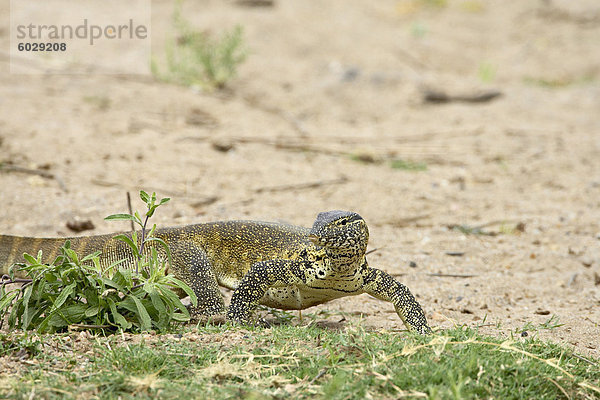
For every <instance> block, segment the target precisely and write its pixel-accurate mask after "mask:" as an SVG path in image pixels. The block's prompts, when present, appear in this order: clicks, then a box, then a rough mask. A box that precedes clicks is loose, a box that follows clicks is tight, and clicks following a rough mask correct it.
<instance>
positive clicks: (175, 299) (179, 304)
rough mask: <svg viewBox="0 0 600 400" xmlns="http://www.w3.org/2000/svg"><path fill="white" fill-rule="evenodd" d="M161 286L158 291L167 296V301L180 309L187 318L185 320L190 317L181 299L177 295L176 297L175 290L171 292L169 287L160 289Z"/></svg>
mask: <svg viewBox="0 0 600 400" xmlns="http://www.w3.org/2000/svg"><path fill="white" fill-rule="evenodd" d="M161 289H162V288H161V287H159V291H160V293H161V294H162V295H163V296H164V297H167V298H168V299H169V301H170V302H171V303H172V304H173V305H174V306H175V308H177V309H179V310H181V311H182V312H183V313H184V314H183V315H184V316H185V317H186V318H187V319H186V321H187V320H189V319H190V313H189V312H188V309H187V307H186V306H184V305H183V303H182V302H181V300H180V299H179V297H177V295H176V294H175V292H173V291H172V290H169V289H166V288H165V289H164V290H161ZM178 321H180V320H178Z"/></svg>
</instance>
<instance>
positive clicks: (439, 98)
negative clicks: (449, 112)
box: [423, 89, 502, 104]
mask: <svg viewBox="0 0 600 400" xmlns="http://www.w3.org/2000/svg"><path fill="white" fill-rule="evenodd" d="M501 95H502V93H501V92H499V91H497V90H489V91H486V92H481V93H473V94H461V95H450V94H448V93H446V92H443V91H439V90H433V89H425V90H424V91H423V100H424V101H425V102H426V103H437V104H441V103H450V102H456V101H462V102H465V103H485V102H488V101H491V100H493V99H495V98H496V97H499V96H501Z"/></svg>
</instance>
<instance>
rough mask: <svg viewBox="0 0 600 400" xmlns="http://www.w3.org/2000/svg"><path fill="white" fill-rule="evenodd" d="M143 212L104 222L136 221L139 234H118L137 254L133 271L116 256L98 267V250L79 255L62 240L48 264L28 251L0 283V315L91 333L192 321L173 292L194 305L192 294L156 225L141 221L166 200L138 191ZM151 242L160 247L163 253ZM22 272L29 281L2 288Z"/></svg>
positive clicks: (27, 325) (26, 324)
mask: <svg viewBox="0 0 600 400" xmlns="http://www.w3.org/2000/svg"><path fill="white" fill-rule="evenodd" d="M140 197H141V198H142V200H143V201H144V202H145V203H146V207H147V211H146V213H145V219H144V221H143V222H142V219H141V217H140V214H139V213H138V212H136V213H135V214H134V215H130V214H116V215H111V216H109V217H107V219H109V220H133V221H134V222H135V223H137V224H138V225H140V226H141V228H142V229H141V239H140V240H138V236H137V233H136V232H133V233H132V234H131V235H125V234H121V235H117V236H115V238H116V239H119V240H122V241H123V242H125V243H126V244H127V245H128V247H129V248H130V250H131V252H132V254H133V255H134V259H135V265H136V269H135V270H133V269H132V268H130V266H127V265H123V261H125V260H120V261H117V262H115V263H114V264H112V265H102V263H101V262H100V257H99V256H100V252H99V251H97V252H95V253H92V254H89V255H87V256H85V257H83V258H81V257H80V256H79V255H78V254H77V253H76V252H75V251H73V249H71V246H70V242H69V241H66V243H65V244H64V245H63V247H62V248H61V249H60V255H59V256H58V257H57V258H56V259H55V260H54V261H53V262H52V263H50V264H44V263H43V262H42V252H41V251H40V252H39V253H38V255H37V258H36V257H33V256H31V255H29V254H25V255H24V258H25V261H26V263H24V264H16V265H13V266H11V267H10V269H9V277H10V280H9V281H3V282H2V284H1V285H0V319H2V320H3V319H4V317H5V315H6V314H7V313H8V320H7V321H8V325H9V327H11V328H21V329H23V330H28V329H37V330H38V331H39V332H55V331H60V330H64V329H66V328H68V327H71V328H73V327H74V328H79V329H90V330H107V331H114V330H116V329H122V330H133V331H148V330H150V329H157V330H159V331H167V330H169V329H170V328H171V327H172V325H173V324H174V323H177V322H183V321H187V320H189V319H190V315H189V312H188V310H187V309H186V307H185V306H184V305H183V304H182V303H181V301H180V300H179V298H178V297H177V295H176V294H175V293H174V292H173V291H172V290H171V289H173V288H178V289H181V290H183V291H185V292H186V293H187V294H188V295H190V298H191V301H192V304H193V305H196V304H197V299H196V297H195V295H194V293H193V291H192V290H191V289H190V288H189V287H188V286H187V285H186V284H185V283H183V282H182V281H180V280H178V279H176V278H175V277H174V276H172V275H168V274H167V265H168V261H169V260H170V252H169V249H168V246H167V245H166V243H165V242H164V241H162V240H161V239H160V238H156V237H154V236H153V234H154V232H155V229H156V225H154V226H153V227H152V229H151V230H150V231H149V232H148V231H147V228H146V225H147V222H148V219H149V218H150V217H152V215H153V214H154V212H155V210H156V208H157V207H159V206H160V205H162V204H165V203H166V202H167V201H168V200H169V199H162V200H161V201H160V202H158V203H157V202H156V194H155V193H153V194H152V195H151V196H150V195H148V194H147V193H146V192H144V191H141V192H140ZM155 243H156V244H160V245H161V246H163V247H164V251H165V254H166V259H165V257H163V258H161V257H160V256H159V253H158V251H157V248H156V245H155ZM17 271H21V272H24V273H25V274H26V275H27V277H28V278H27V279H20V282H23V283H24V285H23V286H22V287H20V288H18V289H14V290H12V291H8V292H7V291H6V284H7V283H12V282H14V281H15V278H14V275H15V272H17Z"/></svg>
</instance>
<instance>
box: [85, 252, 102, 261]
mask: <svg viewBox="0 0 600 400" xmlns="http://www.w3.org/2000/svg"><path fill="white" fill-rule="evenodd" d="M101 253H102V252H101V251H99V250H98V251H95V252H93V253H92V254H88V255H87V256H85V257H83V258H82V259H81V263H82V264H83V263H84V262H86V261H89V260H93V259H94V258H98V256H99V255H100V254H101Z"/></svg>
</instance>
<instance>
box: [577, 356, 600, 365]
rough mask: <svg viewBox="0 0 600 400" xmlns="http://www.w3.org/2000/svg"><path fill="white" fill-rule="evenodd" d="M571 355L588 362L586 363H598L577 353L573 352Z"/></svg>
mask: <svg viewBox="0 0 600 400" xmlns="http://www.w3.org/2000/svg"><path fill="white" fill-rule="evenodd" d="M571 356H572V357H575V358H576V359H578V360H581V361H584V362H586V363H588V364H590V365H598V364H597V363H595V362H593V361H592V360H588V359H587V358H585V357H582V356H579V355H577V354H571Z"/></svg>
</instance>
